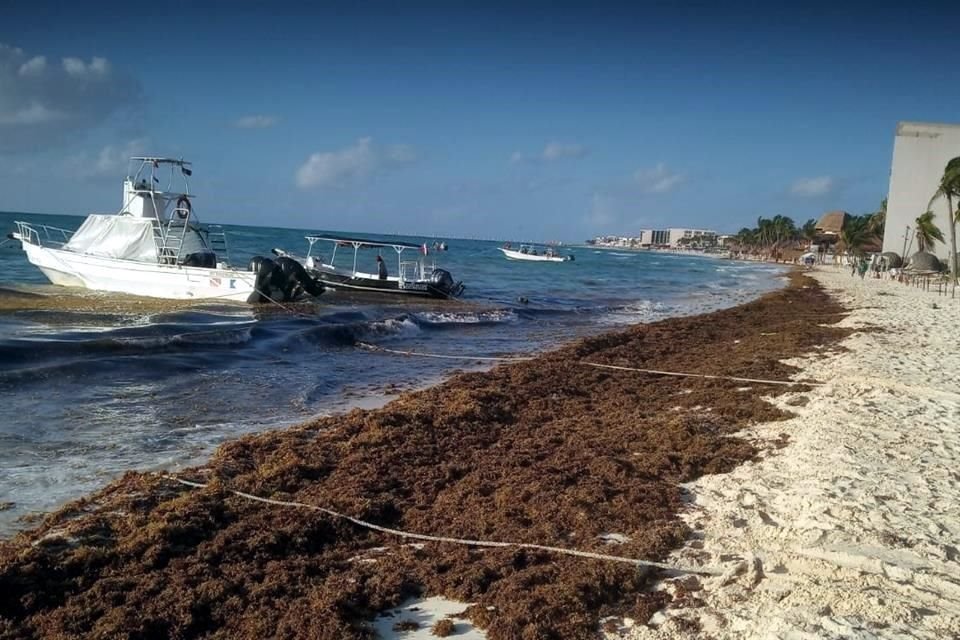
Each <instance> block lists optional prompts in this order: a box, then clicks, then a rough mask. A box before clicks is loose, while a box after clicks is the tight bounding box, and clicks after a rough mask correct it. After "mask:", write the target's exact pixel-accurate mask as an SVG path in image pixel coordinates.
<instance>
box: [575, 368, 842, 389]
mask: <svg viewBox="0 0 960 640" xmlns="http://www.w3.org/2000/svg"><path fill="white" fill-rule="evenodd" d="M580 364H584V365H586V366H588V367H596V368H598V369H613V370H615V371H638V372H640V373H651V374H653V375H658V376H676V377H680V378H706V379H708V380H731V381H733V382H755V383H757V384H779V385H783V386H787V387H793V386H798V385H809V386H813V387H819V386H823V385H825V384H826V382H815V381H804V380H763V379H761V378H740V377H737V376H719V375H712V374H709V373H681V372H679V371H660V370H658V369H638V368H635V367H622V366H619V365H615V364H601V363H599V362H581V363H580Z"/></svg>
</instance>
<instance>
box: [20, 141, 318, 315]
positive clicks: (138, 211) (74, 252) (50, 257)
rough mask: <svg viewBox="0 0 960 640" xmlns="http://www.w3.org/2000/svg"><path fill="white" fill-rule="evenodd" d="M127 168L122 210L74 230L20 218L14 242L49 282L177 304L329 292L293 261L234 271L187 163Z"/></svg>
mask: <svg viewBox="0 0 960 640" xmlns="http://www.w3.org/2000/svg"><path fill="white" fill-rule="evenodd" d="M134 167H137V169H136V171H134V170H133V168H134ZM129 169H130V171H128V172H127V177H126V178H125V179H124V181H123V204H122V206H121V207H120V210H119V211H118V212H116V213H113V214H90V215H89V216H87V218H86V219H85V220H84V221H83V224H81V225H80V227H79V228H78V229H77V230H76V231H71V230H68V229H60V228H58V227H51V226H49V225H43V224H35V223H32V222H22V221H19V220H18V221H16V225H17V231H15V232H14V233H11V234H10V238H12V239H14V240H19V241H20V245H21V247H22V248H23V251H24V253H26V255H27V260H28V261H29V262H30V263H31V264H33V265H35V266H36V267H37V268H39V269H40V271H42V272H43V274H44V275H45V276H46V277H47V279H49V280H50V282H52V283H53V284H57V285H63V286H68V287H82V288H85V289H92V290H96V291H111V292H116V293H128V294H132V295H138V296H147V297H152V298H169V299H175V300H184V299H195V300H211V299H216V300H233V301H241V302H265V301H270V302H277V301H290V300H295V299H298V298H300V297H302V296H303V294H304V293H308V294H310V295H313V296H317V295H320V294H321V293H322V292H323V286H322V285H321V284H320V283H319V282H317V281H316V280H314V279H313V278H310V277H309V276H307V274H306V271H305V270H304V269H303V266H302V265H299V264H295V263H294V262H293V261H292V260H291V261H282V260H277V261H276V262H274V261H272V260H269V259H267V258H260V257H257V258H254V259H253V261H251V263H250V268H249V270H247V271H241V270H239V269H235V268H233V267H232V266H231V265H230V262H229V258H228V255H227V254H228V251H227V237H226V235H225V234H224V232H223V229H222V228H221V227H219V226H213V225H201V224H200V223H199V220H198V219H197V216H196V214H195V213H194V211H193V203H192V198H193V195H192V194H191V193H190V188H189V187H190V186H189V181H188V178H189V177H190V176H192V175H193V170H192V169H191V168H190V163H189V162H187V161H185V160H183V159H179V160H178V159H174V158H159V157H136V158H131V159H130V166H129ZM165 169H169V178H168V181H167V184H166V186H165V187H161V186H160V175H159V174H161V172H162V170H165ZM163 173H166V172H165V171H164V172H163Z"/></svg>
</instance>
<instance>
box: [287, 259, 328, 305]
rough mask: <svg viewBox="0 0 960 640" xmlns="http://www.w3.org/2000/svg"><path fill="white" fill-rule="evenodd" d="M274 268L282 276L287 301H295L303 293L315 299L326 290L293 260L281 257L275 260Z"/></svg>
mask: <svg viewBox="0 0 960 640" xmlns="http://www.w3.org/2000/svg"><path fill="white" fill-rule="evenodd" d="M276 266H277V267H279V268H280V272H281V273H282V274H283V278H282V279H281V282H282V287H283V292H284V295H285V296H286V299H287V300H296V299H297V298H299V297H300V296H302V295H303V292H304V291H306V292H307V293H309V294H310V295H311V296H314V297H316V296H319V295H320V294H321V293H323V292H324V291H325V290H326V289H325V288H324V286H323V284H322V283H321V282H320V281H319V280H316V279H315V278H313V277H311V276H310V275H309V274H308V273H307V270H306V269H304V268H303V265H302V264H300V263H299V262H297V261H296V260H294V259H293V258H288V257H287V256H281V257H279V258H277V261H276Z"/></svg>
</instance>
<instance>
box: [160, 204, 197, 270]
mask: <svg viewBox="0 0 960 640" xmlns="http://www.w3.org/2000/svg"><path fill="white" fill-rule="evenodd" d="M190 214H191V211H190V208H189V207H176V208H175V209H174V210H173V212H172V213H171V214H170V217H169V218H167V222H166V224H164V223H163V222H161V221H160V220H154V225H153V239H154V241H155V242H156V244H157V256H158V257H159V262H160V264H179V262H180V258H181V256H180V253H181V252H182V251H183V241H184V238H185V237H186V235H187V229H188V228H189V227H190ZM174 222H176V224H174Z"/></svg>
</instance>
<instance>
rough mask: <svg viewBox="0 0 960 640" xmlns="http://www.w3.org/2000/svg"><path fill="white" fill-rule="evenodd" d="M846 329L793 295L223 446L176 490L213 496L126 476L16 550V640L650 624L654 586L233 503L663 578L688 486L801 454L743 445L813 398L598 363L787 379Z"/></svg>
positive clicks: (528, 630)
mask: <svg viewBox="0 0 960 640" xmlns="http://www.w3.org/2000/svg"><path fill="white" fill-rule="evenodd" d="M843 312H844V310H843V308H842V307H841V306H840V305H839V304H838V303H837V302H835V301H833V300H832V299H831V298H829V297H828V296H827V294H826V293H824V292H823V291H822V290H821V288H820V287H819V286H818V285H817V284H816V283H815V282H814V281H813V280H810V279H809V278H805V277H803V276H800V275H795V276H794V277H793V281H792V284H791V286H790V287H788V288H787V289H785V290H783V291H779V292H776V293H772V294H768V295H766V296H764V297H763V298H761V299H759V300H758V301H755V302H752V303H749V304H746V305H742V306H739V307H735V308H732V309H728V310H724V311H719V312H715V313H711V314H705V315H701V316H694V317H688V318H675V319H670V320H666V321H662V322H658V323H654V324H650V325H640V326H636V327H632V328H630V329H628V330H626V331H621V332H615V333H609V334H605V335H602V336H599V337H595V338H590V339H585V340H581V341H578V342H575V343H573V344H571V345H568V346H565V347H562V348H559V349H557V350H555V351H552V352H550V353H547V354H545V355H543V356H541V357H539V358H537V359H536V360H533V361H530V362H522V363H511V364H509V365H501V366H498V367H496V368H494V369H492V370H489V371H484V372H471V373H462V374H459V375H456V376H454V377H452V378H451V379H449V380H447V381H446V382H444V383H443V384H440V385H437V386H435V387H432V388H430V389H427V390H423V391H415V392H409V393H405V394H403V395H401V396H400V397H399V398H398V399H396V400H394V401H393V402H391V403H389V404H387V405H386V406H384V407H382V408H378V409H374V410H355V411H352V412H350V413H348V414H346V415H343V416H334V417H330V418H324V419H320V420H316V421H314V422H311V423H309V424H305V425H302V426H299V427H294V428H290V429H286V430H282V431H274V432H268V433H264V434H259V435H256V436H248V437H245V438H242V439H240V440H237V441H234V442H231V443H228V444H225V445H223V446H221V447H220V448H219V449H218V450H217V452H216V453H215V454H214V456H213V457H212V459H211V460H210V462H209V463H208V464H207V465H205V466H204V467H201V468H197V469H193V470H189V471H187V472H184V473H182V474H180V475H181V476H182V477H185V478H190V479H195V480H200V481H203V482H209V483H210V484H209V486H208V487H207V488H205V489H199V490H198V489H190V488H187V487H184V486H181V485H177V484H174V483H172V482H171V481H169V480H167V479H164V478H162V477H161V476H159V475H156V474H140V473H128V474H127V475H125V476H124V477H123V478H121V479H119V480H117V481H116V482H114V483H112V484H111V485H109V486H108V487H106V488H105V489H104V490H103V491H100V492H98V493H97V494H95V495H93V496H90V497H88V498H86V499H84V500H80V501H77V502H75V503H72V504H70V505H67V506H66V507H64V508H63V509H61V510H60V511H58V512H56V513H54V514H51V515H50V516H48V517H47V518H46V519H45V520H44V521H43V522H42V523H41V524H40V525H38V526H37V527H36V528H35V529H33V530H30V531H27V532H24V533H22V534H20V535H18V536H17V537H16V538H14V539H12V540H10V541H6V542H4V543H2V545H0V593H4V594H7V595H6V596H5V597H4V598H3V599H2V600H0V637H2V638H34V637H52V636H57V637H66V638H72V637H78V638H79V637H91V636H93V637H140V638H153V637H157V638H160V637H164V638H166V637H182V638H195V637H223V638H261V637H285V638H365V637H370V634H371V628H372V626H371V624H370V621H371V620H372V619H373V617H374V616H375V615H376V613H377V612H378V611H381V610H384V609H388V608H391V607H396V606H398V605H399V604H400V603H401V602H403V601H404V600H405V599H406V598H407V597H409V596H414V595H442V596H445V597H447V598H452V599H456V600H460V601H464V602H472V603H476V604H475V606H474V607H472V608H471V609H470V610H469V611H468V612H467V615H468V616H469V617H470V619H471V620H472V621H473V622H475V623H476V624H477V625H478V626H480V627H482V628H485V629H486V630H487V633H488V637H489V638H492V639H494V640H498V639H499V640H504V639H508V638H510V639H512V638H593V637H595V636H596V634H597V632H598V629H599V624H600V622H599V621H600V620H601V619H602V618H604V617H605V616H609V615H614V616H619V617H629V618H632V619H634V620H637V621H639V622H644V621H646V620H647V619H648V618H649V617H650V616H651V615H652V614H653V613H654V612H655V611H657V610H658V609H660V608H662V607H663V606H664V605H665V604H666V603H667V601H668V600H669V599H670V597H671V596H670V595H669V594H668V593H667V592H666V591H652V590H650V587H651V586H652V585H654V584H655V583H656V582H657V580H658V577H661V576H660V572H658V571H652V570H648V569H639V570H638V569H637V568H636V567H634V566H631V565H627V564H618V563H611V562H606V561H599V560H592V559H585V558H573V557H568V556H558V555H555V554H551V553H548V552H545V551H534V550H529V549H516V548H500V549H479V548H468V547H464V546H458V545H453V544H448V543H425V544H423V545H419V544H418V545H410V544H409V543H407V542H406V541H404V540H401V539H397V538H396V537H391V536H389V535H385V534H382V533H376V532H371V531H369V530H366V529H362V528H359V527H357V526H356V525H353V524H351V523H349V522H345V521H342V520H334V519H331V518H330V517H329V516H327V515H324V514H322V513H318V512H316V511H310V510H304V509H294V508H289V507H278V506H272V505H266V504H262V503H257V502H251V501H248V500H243V499H241V498H238V497H236V496H234V495H232V494H230V493H229V492H228V489H234V490H241V491H246V492H249V493H252V494H256V495H259V496H264V497H271V498H276V499H281V500H293V501H298V502H303V503H308V504H312V505H318V506H324V507H328V508H331V509H334V510H336V511H339V512H341V513H347V514H350V515H351V516H354V517H357V518H360V519H363V520H367V521H371V522H375V523H377V524H379V525H382V526H386V527H393V528H397V529H403V530H406V531H413V532H417V533H424V534H433V535H440V536H456V537H461V538H477V539H484V540H495V541H516V542H530V543H538V544H544V545H552V546H557V547H568V548H576V549H581V550H587V551H597V552H600V553H608V554H615V555H619V556H626V557H631V558H638V559H646V560H663V559H665V558H667V556H668V554H669V553H670V551H671V550H673V549H675V548H678V547H680V546H681V545H682V544H683V543H684V541H685V540H687V539H688V538H689V537H690V535H691V533H692V532H691V529H690V527H689V526H688V525H687V524H686V523H685V522H684V521H683V520H682V519H681V518H680V517H679V514H680V513H681V512H682V511H683V510H684V506H685V499H686V496H685V489H684V488H683V487H682V486H681V484H682V483H685V482H689V481H692V480H694V479H696V478H698V477H700V476H703V475H704V474H713V473H721V472H728V471H731V470H732V469H734V468H735V467H736V466H737V465H738V464H740V463H742V462H743V461H746V460H751V459H755V458H757V457H758V456H759V455H762V454H763V452H764V450H765V449H768V448H771V447H779V446H783V445H784V444H785V443H786V442H787V441H788V440H789V436H787V435H786V434H785V435H784V436H783V437H782V438H779V439H774V440H769V439H756V440H748V439H744V438H742V437H735V436H733V435H732V434H734V433H736V432H739V431H741V430H742V429H743V428H744V427H746V426H747V425H749V424H753V423H757V422H771V421H775V420H781V419H786V418H788V417H789V416H790V414H789V412H788V411H787V410H785V409H784V408H781V407H776V406H774V405H773V404H771V403H770V402H768V401H767V400H765V398H768V397H773V396H778V395H781V394H783V393H786V392H787V391H788V390H791V389H792V390H793V391H796V390H797V388H796V387H793V388H790V387H782V386H768V385H757V384H752V383H743V382H735V381H725V380H713V379H699V378H676V377H662V376H652V375H648V374H642V373H636V372H626V371H612V370H603V369H597V368H592V367H586V366H583V365H582V364H580V362H581V361H584V360H589V361H592V362H600V363H606V364H613V365H623V366H629V367H638V368H655V369H660V370H667V371H689V372H697V373H706V374H715V375H732V376H739V377H747V378H762V379H775V380H786V379H789V378H790V376H791V375H792V374H795V373H796V372H797V371H798V369H797V368H795V367H793V366H789V365H787V364H784V363H783V362H781V361H782V360H783V359H787V358H792V357H799V356H802V355H805V354H807V353H808V352H810V351H811V350H817V351H818V352H819V353H827V352H829V351H830V349H831V348H832V346H834V345H837V343H838V341H839V340H841V339H842V338H844V337H845V336H847V335H849V334H850V333H851V331H852V330H851V329H848V328H840V327H836V326H833V323H835V322H837V321H839V320H841V319H842V318H843V317H844V313H843ZM800 389H803V387H800ZM607 534H620V535H619V536H614V540H615V541H614V542H611V541H610V539H609V536H608V535H607ZM617 541H619V542H617ZM688 587H689V589H691V590H694V589H695V588H696V580H693V581H691V582H690V583H689V585H688ZM691 624H692V623H691Z"/></svg>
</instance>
